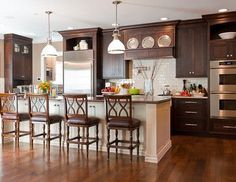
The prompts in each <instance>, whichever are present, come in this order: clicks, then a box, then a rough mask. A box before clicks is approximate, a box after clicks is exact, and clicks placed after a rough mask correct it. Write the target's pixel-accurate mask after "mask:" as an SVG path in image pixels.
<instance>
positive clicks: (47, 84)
mask: <svg viewBox="0 0 236 182" xmlns="http://www.w3.org/2000/svg"><path fill="white" fill-rule="evenodd" d="M50 88H51V84H50V82H47V81H42V82H41V83H40V84H39V85H38V89H40V90H41V92H42V93H48V91H50Z"/></svg>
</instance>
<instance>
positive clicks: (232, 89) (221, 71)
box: [210, 60, 236, 93]
mask: <svg viewBox="0 0 236 182" xmlns="http://www.w3.org/2000/svg"><path fill="white" fill-rule="evenodd" d="M210 92H211V93H236V60H226V61H211V62H210Z"/></svg>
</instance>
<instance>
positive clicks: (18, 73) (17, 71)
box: [13, 52, 25, 80]
mask: <svg viewBox="0 0 236 182" xmlns="http://www.w3.org/2000/svg"><path fill="white" fill-rule="evenodd" d="M13 79H14V80H25V61H24V56H23V55H22V54H21V52H17V53H16V52H14V53H13Z"/></svg>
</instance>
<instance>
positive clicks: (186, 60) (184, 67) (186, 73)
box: [176, 26, 194, 78]
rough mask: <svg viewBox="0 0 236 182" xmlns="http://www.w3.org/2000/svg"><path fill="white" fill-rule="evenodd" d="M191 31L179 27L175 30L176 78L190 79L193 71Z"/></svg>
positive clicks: (187, 28)
mask: <svg viewBox="0 0 236 182" xmlns="http://www.w3.org/2000/svg"><path fill="white" fill-rule="evenodd" d="M193 43H194V42H193V30H192V29H191V28H189V27H182V26H179V27H178V29H177V59H176V77H177V78H178V77H190V76H191V73H192V69H193V54H192V51H193Z"/></svg>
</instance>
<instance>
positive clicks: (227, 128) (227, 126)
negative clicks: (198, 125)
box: [211, 119, 236, 135]
mask: <svg viewBox="0 0 236 182" xmlns="http://www.w3.org/2000/svg"><path fill="white" fill-rule="evenodd" d="M211 130H212V131H213V133H223V134H232V135H236V119H235V120H231V119H211Z"/></svg>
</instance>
